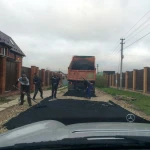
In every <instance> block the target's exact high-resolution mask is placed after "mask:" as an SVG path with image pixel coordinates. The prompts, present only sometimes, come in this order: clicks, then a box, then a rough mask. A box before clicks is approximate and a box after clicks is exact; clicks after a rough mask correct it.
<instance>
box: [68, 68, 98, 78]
mask: <svg viewBox="0 0 150 150" xmlns="http://www.w3.org/2000/svg"><path fill="white" fill-rule="evenodd" d="M82 77H83V78H85V79H87V80H89V81H95V79H96V70H85V71H84V70H70V69H69V70H68V80H76V81H81V80H83V78H82Z"/></svg>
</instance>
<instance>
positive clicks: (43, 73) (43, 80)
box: [41, 69, 45, 86]
mask: <svg viewBox="0 0 150 150" xmlns="http://www.w3.org/2000/svg"><path fill="white" fill-rule="evenodd" d="M41 71H42V82H43V86H45V69H41Z"/></svg>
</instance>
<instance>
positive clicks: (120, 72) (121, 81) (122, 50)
mask: <svg viewBox="0 0 150 150" xmlns="http://www.w3.org/2000/svg"><path fill="white" fill-rule="evenodd" d="M120 40H121V43H120V44H121V65H120V89H122V61H123V58H124V56H123V44H125V43H123V41H124V40H125V39H120Z"/></svg>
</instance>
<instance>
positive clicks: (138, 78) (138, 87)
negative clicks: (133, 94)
mask: <svg viewBox="0 0 150 150" xmlns="http://www.w3.org/2000/svg"><path fill="white" fill-rule="evenodd" d="M136 90H143V69H142V70H137V72H136Z"/></svg>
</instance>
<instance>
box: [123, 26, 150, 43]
mask: <svg viewBox="0 0 150 150" xmlns="http://www.w3.org/2000/svg"><path fill="white" fill-rule="evenodd" d="M149 25H150V24H148V25H147V26H145V27H144V28H142V29H141V30H140V31H139V32H137V33H136V34H134V35H133V36H131V37H130V38H129V39H128V40H126V42H127V41H129V40H130V39H132V38H133V37H134V36H136V35H137V34H139V33H140V32H141V31H143V30H144V29H146V28H147V27H148V26H149Z"/></svg>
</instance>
